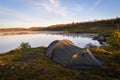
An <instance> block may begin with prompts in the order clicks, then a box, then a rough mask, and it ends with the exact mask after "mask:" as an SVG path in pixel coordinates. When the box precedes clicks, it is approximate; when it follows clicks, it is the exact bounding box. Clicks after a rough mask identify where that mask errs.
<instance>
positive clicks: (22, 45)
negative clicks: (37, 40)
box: [19, 42, 31, 49]
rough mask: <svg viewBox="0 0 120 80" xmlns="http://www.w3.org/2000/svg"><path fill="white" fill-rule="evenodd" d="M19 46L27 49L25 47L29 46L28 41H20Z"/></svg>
mask: <svg viewBox="0 0 120 80" xmlns="http://www.w3.org/2000/svg"><path fill="white" fill-rule="evenodd" d="M19 48H21V49H27V48H31V45H30V44H29V42H22V43H21V44H20V46H19Z"/></svg>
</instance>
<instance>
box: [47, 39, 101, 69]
mask: <svg viewBox="0 0 120 80" xmlns="http://www.w3.org/2000/svg"><path fill="white" fill-rule="evenodd" d="M46 56H47V57H49V58H51V59H53V60H54V61H55V62H58V63H60V64H62V65H63V66H64V67H67V68H70V69H91V68H95V67H97V66H100V65H102V64H103V62H101V61H99V60H97V59H96V58H95V57H94V56H93V54H92V53H91V51H90V50H89V49H82V48H79V47H77V46H75V45H74V44H73V43H72V42H71V41H69V40H56V41H53V42H52V43H51V44H50V45H49V46H48V48H47V51H46Z"/></svg>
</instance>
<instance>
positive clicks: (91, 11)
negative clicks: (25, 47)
mask: <svg viewBox="0 0 120 80" xmlns="http://www.w3.org/2000/svg"><path fill="white" fill-rule="evenodd" d="M119 8H120V0H116V1H115V0H76V1H74V0H65V1H64V0H34V1H33V0H29V1H28V0H26V1H24V0H4V1H0V28H30V27H47V26H50V25H56V24H68V23H72V22H86V21H94V20H102V19H111V18H116V17H120V10H119Z"/></svg>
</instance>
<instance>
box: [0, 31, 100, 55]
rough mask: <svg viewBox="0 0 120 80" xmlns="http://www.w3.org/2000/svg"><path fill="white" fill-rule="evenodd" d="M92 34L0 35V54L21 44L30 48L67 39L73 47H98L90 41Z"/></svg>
mask: <svg viewBox="0 0 120 80" xmlns="http://www.w3.org/2000/svg"><path fill="white" fill-rule="evenodd" d="M93 36H95V35H94V34H86V33H84V34H83V33H82V34H80V33H77V34H76V33H67V32H43V31H42V32H41V31H40V32H33V33H31V34H19V35H18V34H16V35H0V53H2V52H7V51H10V50H12V49H15V48H17V47H19V45H20V44H21V43H22V42H29V43H30V44H31V46H32V47H40V46H46V47H47V46H48V45H49V44H50V43H51V42H52V41H54V40H62V39H69V40H71V41H72V42H73V43H74V44H75V45H77V46H79V47H81V48H84V47H85V46H86V45H87V44H90V43H91V44H94V45H97V46H99V45H100V44H99V42H98V41H96V40H92V37H93Z"/></svg>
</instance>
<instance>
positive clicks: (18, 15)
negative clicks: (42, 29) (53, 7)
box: [0, 7, 32, 21]
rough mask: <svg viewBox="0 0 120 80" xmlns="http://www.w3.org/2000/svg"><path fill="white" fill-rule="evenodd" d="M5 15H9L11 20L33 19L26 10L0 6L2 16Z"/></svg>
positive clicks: (6, 16)
mask: <svg viewBox="0 0 120 80" xmlns="http://www.w3.org/2000/svg"><path fill="white" fill-rule="evenodd" d="M1 16H2V17H3V16H4V17H3V18H4V19H5V18H7V19H8V17H11V18H9V19H10V20H11V19H14V20H23V21H28V20H32V18H31V17H30V16H28V14H25V13H24V12H20V11H17V10H13V9H9V8H5V7H4V8H3V7H0V17H1Z"/></svg>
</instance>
